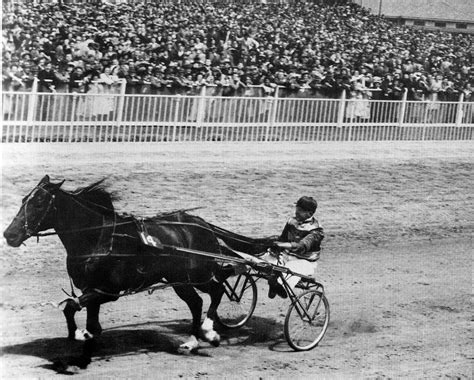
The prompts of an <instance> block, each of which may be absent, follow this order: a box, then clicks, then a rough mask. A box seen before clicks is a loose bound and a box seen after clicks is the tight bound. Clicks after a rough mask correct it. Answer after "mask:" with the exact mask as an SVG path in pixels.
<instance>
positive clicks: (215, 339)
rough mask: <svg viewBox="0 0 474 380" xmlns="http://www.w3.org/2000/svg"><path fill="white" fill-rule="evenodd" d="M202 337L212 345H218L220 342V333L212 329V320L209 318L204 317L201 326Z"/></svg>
mask: <svg viewBox="0 0 474 380" xmlns="http://www.w3.org/2000/svg"><path fill="white" fill-rule="evenodd" d="M201 330H202V334H203V336H204V339H205V340H206V341H207V342H209V343H210V344H212V345H213V346H214V347H219V345H220V344H221V337H220V335H219V334H218V333H217V332H216V331H215V330H214V322H213V321H212V319H210V318H206V319H205V320H204V322H203V324H202V326H201Z"/></svg>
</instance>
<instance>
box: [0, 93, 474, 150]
mask: <svg viewBox="0 0 474 380" xmlns="http://www.w3.org/2000/svg"><path fill="white" fill-rule="evenodd" d="M2 100H3V123H2V142H7V143H11V142H103V141H123V142H145V141H155V142H156V141H162V142H165V141H167V142H170V141H359V140H472V139H473V127H474V103H473V102H464V101H463V98H462V96H461V99H460V100H459V101H458V102H428V101H425V102H419V101H418V102H415V101H407V100H406V96H405V97H404V98H403V99H402V100H400V101H388V100H368V99H346V97H345V94H343V96H342V98H341V99H318V98H280V97H278V93H277V95H276V96H274V97H223V96H208V95H206V94H205V92H203V93H202V94H201V95H195V96H182V95H130V94H125V93H124V92H121V93H118V94H117V93H116V94H112V93H110V94H104V93H100V94H90V93H88V94H80V93H73V94H71V93H37V92H28V93H26V92H23V93H18V92H15V93H13V92H12V93H3V99H2Z"/></svg>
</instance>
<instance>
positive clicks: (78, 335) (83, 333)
mask: <svg viewBox="0 0 474 380" xmlns="http://www.w3.org/2000/svg"><path fill="white" fill-rule="evenodd" d="M92 338H94V335H92V334H91V333H90V332H89V331H87V330H86V329H84V330H79V329H77V330H76V331H75V333H74V340H79V341H81V342H83V341H86V340H89V339H92Z"/></svg>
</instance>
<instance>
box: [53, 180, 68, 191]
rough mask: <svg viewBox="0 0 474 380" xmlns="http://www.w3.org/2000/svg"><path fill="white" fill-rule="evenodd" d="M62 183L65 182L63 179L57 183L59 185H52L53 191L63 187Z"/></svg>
mask: <svg viewBox="0 0 474 380" xmlns="http://www.w3.org/2000/svg"><path fill="white" fill-rule="evenodd" d="M64 181H65V179H63V180H62V181H61V182H59V183H53V184H52V185H53V187H54V189H55V190H58V189H59V188H60V187H61V186H62V185H63V183H64Z"/></svg>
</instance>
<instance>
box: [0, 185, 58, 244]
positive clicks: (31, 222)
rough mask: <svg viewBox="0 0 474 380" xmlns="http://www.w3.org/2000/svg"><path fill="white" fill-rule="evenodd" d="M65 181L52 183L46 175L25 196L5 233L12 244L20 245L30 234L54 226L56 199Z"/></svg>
mask: <svg viewBox="0 0 474 380" xmlns="http://www.w3.org/2000/svg"><path fill="white" fill-rule="evenodd" d="M63 182H64V181H62V182H60V183H57V184H55V183H51V182H50V181H49V176H45V177H44V178H43V179H42V180H41V181H40V182H39V183H38V185H36V187H35V188H34V189H33V190H31V192H30V193H29V194H28V195H26V196H25V197H24V198H23V201H22V205H21V207H20V210H19V211H18V213H17V215H16V216H15V218H14V219H13V221H12V222H11V223H10V225H9V226H8V228H7V229H6V230H5V231H4V233H3V236H4V237H5V239H6V240H7V243H8V244H9V245H10V246H12V247H18V246H20V244H21V243H23V242H24V241H25V240H26V239H28V238H29V237H30V236H33V235H35V234H37V233H38V232H39V231H44V230H47V229H49V228H52V227H53V222H54V209H55V207H54V200H55V197H56V194H57V192H58V190H59V188H60V187H61V185H62V184H63Z"/></svg>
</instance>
